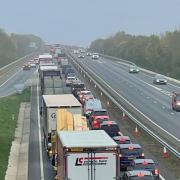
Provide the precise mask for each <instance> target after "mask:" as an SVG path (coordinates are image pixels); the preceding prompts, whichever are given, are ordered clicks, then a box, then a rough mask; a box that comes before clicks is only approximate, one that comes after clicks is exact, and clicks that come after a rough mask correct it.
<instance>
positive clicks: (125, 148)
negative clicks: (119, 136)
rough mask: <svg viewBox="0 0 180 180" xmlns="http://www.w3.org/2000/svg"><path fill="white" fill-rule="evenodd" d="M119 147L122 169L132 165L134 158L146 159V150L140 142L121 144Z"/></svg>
mask: <svg viewBox="0 0 180 180" xmlns="http://www.w3.org/2000/svg"><path fill="white" fill-rule="evenodd" d="M118 147H119V156H120V167H121V169H127V168H128V167H130V166H131V163H132V161H133V160H134V159H144V152H143V150H142V147H141V146H140V145H139V144H132V143H130V144H119V145H118Z"/></svg>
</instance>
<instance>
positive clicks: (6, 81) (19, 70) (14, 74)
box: [0, 69, 22, 87]
mask: <svg viewBox="0 0 180 180" xmlns="http://www.w3.org/2000/svg"><path fill="white" fill-rule="evenodd" d="M21 71H22V69H20V70H19V71H17V72H16V73H14V74H13V75H12V76H11V77H10V78H9V79H7V80H6V81H5V82H3V83H2V84H1V85H0V87H2V86H3V85H4V84H6V83H7V82H8V81H9V80H11V79H12V78H13V77H14V76H15V75H16V74H18V73H19V72H21Z"/></svg>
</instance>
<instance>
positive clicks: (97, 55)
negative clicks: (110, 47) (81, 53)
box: [91, 53, 99, 59]
mask: <svg viewBox="0 0 180 180" xmlns="http://www.w3.org/2000/svg"><path fill="white" fill-rule="evenodd" d="M91 57H92V59H99V54H98V53H93V54H92V56H91Z"/></svg>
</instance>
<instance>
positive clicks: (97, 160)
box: [75, 157, 108, 166]
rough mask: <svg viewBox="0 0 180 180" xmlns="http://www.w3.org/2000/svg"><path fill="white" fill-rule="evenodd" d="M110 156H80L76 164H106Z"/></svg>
mask: <svg viewBox="0 0 180 180" xmlns="http://www.w3.org/2000/svg"><path fill="white" fill-rule="evenodd" d="M107 161H108V157H80V158H76V163H75V166H88V165H91V164H93V165H106V164H107Z"/></svg>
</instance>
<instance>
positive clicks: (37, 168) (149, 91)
mask: <svg viewBox="0 0 180 180" xmlns="http://www.w3.org/2000/svg"><path fill="white" fill-rule="evenodd" d="M79 61H81V62H82V64H83V65H84V66H86V67H88V68H89V69H92V70H93V71H95V72H96V73H97V75H99V76H100V77H101V78H103V79H104V80H105V81H106V82H107V83H108V84H110V85H111V86H112V87H113V88H114V89H115V90H116V91H117V92H120V93H121V94H122V95H123V96H124V97H126V98H127V99H128V101H130V102H131V103H132V104H134V105H136V107H137V108H138V109H140V110H141V111H143V113H145V114H146V115H148V116H150V117H151V118H152V119H153V120H154V121H155V122H156V123H158V124H159V125H161V126H162V127H163V128H165V129H166V130H168V131H170V132H171V133H172V134H173V135H175V136H176V137H178V138H180V133H178V130H177V129H180V123H178V122H179V119H180V118H179V117H180V113H178V112H174V111H172V110H171V106H170V103H171V92H172V91H179V89H180V87H179V86H178V85H177V84H175V83H170V82H169V83H168V85H167V86H154V85H153V84H152V77H151V76H148V75H147V74H144V73H142V72H140V73H139V74H129V73H128V68H127V67H125V66H123V65H121V64H119V63H117V62H112V61H109V60H107V59H104V58H100V59H99V60H92V59H91V57H85V58H84V59H80V60H79ZM35 70H36V69H32V70H30V71H22V70H19V71H18V72H16V73H15V74H14V75H13V76H11V77H10V78H9V79H8V80H7V81H6V82H4V83H3V84H2V85H1V86H0V97H3V96H8V95H10V94H13V93H15V88H14V85H16V84H21V83H26V82H27V80H28V79H30V80H31V83H30V84H31V86H32V96H31V124H30V144H29V169H28V179H29V180H34V179H37V180H39V179H41V180H44V179H45V180H49V179H53V177H54V171H53V168H52V166H51V164H50V161H49V159H48V157H47V154H46V152H45V149H44V146H43V143H42V141H43V138H42V137H43V135H42V127H43V121H42V118H41V117H39V104H41V99H40V97H39V86H38V73H37V72H35ZM156 117H159V118H156ZM165 177H166V176H165ZM171 179H173V178H171Z"/></svg>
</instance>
